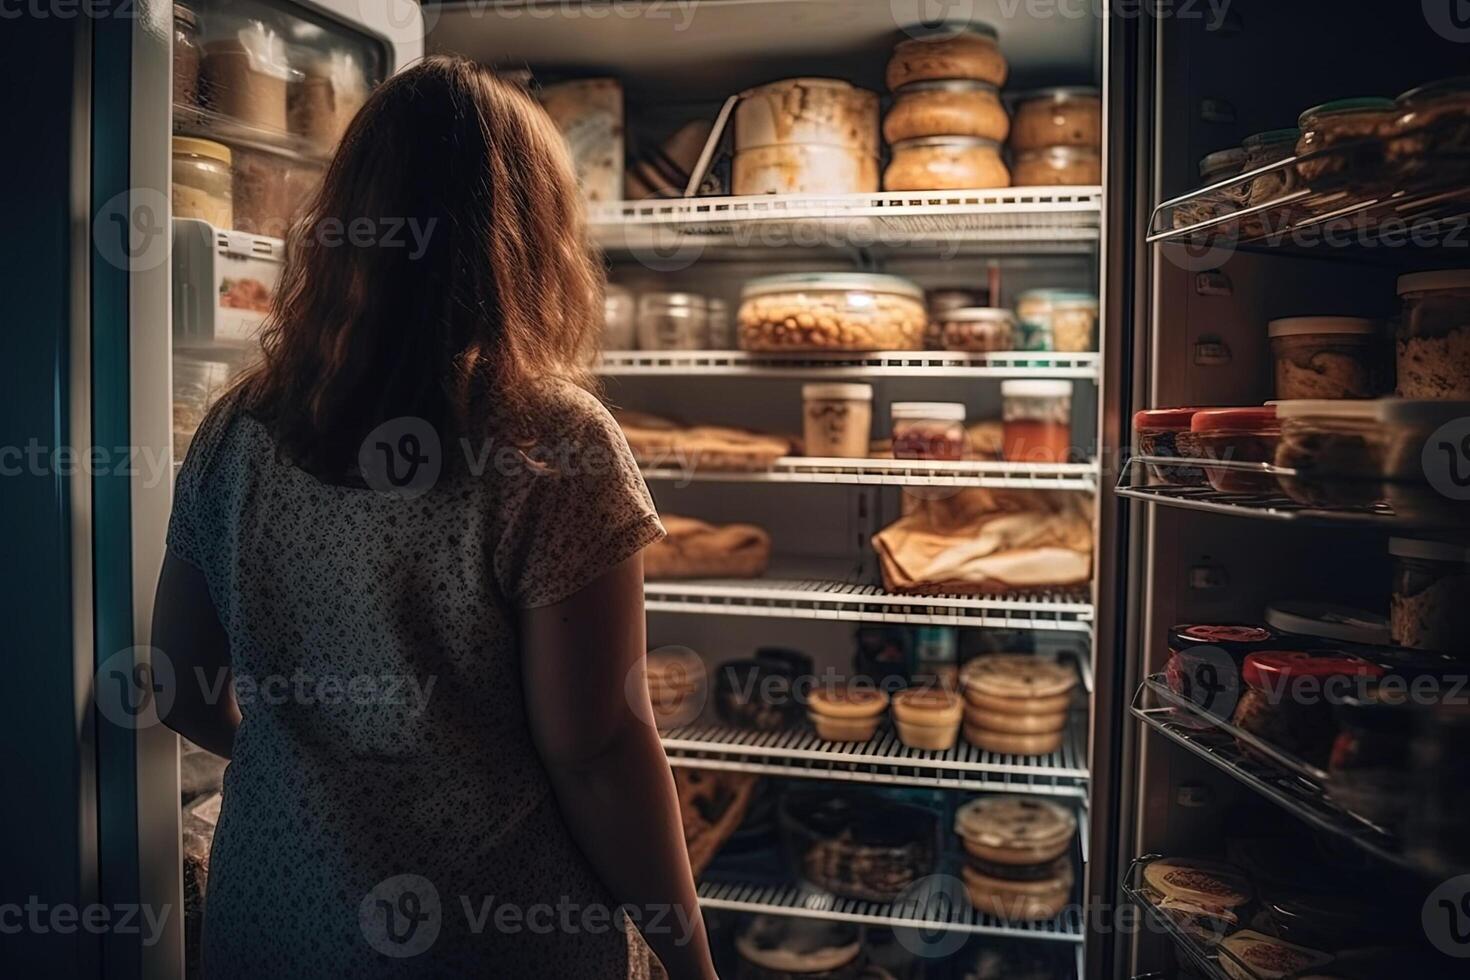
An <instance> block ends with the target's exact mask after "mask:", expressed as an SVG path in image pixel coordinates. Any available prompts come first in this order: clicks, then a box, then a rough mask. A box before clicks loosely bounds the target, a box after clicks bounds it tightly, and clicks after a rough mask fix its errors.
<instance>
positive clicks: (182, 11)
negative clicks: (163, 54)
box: [174, 3, 200, 108]
mask: <svg viewBox="0 0 1470 980" xmlns="http://www.w3.org/2000/svg"><path fill="white" fill-rule="evenodd" d="M199 62H200V50H199V17H198V15H197V14H195V13H194V9H193V8H192V7H186V6H184V5H183V4H181V3H176V4H174V105H181V106H188V107H190V108H193V107H195V106H197V105H199Z"/></svg>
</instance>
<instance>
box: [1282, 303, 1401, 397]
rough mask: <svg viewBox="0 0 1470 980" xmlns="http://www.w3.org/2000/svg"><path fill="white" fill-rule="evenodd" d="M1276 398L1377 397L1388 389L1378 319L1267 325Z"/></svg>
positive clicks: (1382, 333) (1299, 319)
mask: <svg viewBox="0 0 1470 980" xmlns="http://www.w3.org/2000/svg"><path fill="white" fill-rule="evenodd" d="M1267 329H1268V332H1269V334H1270V338H1271V354H1272V356H1273V357H1274V358H1275V361H1276V397H1277V398H1279V399H1284V400H1286V399H1315V398H1376V397H1377V396H1379V395H1382V394H1386V393H1387V392H1388V391H1389V390H1390V388H1391V387H1392V384H1393V382H1392V368H1391V367H1390V366H1389V358H1388V344H1387V331H1386V328H1385V325H1384V324H1383V322H1382V321H1379V320H1370V319H1367V318H1364V317H1353V316H1295V317H1286V318H1284V319H1280V320H1272V321H1271V322H1270V324H1269V326H1268V328H1267Z"/></svg>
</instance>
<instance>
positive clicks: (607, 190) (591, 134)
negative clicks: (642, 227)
mask: <svg viewBox="0 0 1470 980" xmlns="http://www.w3.org/2000/svg"><path fill="white" fill-rule="evenodd" d="M541 105H542V106H543V107H544V108H545V109H546V114H547V115H549V116H550V117H551V119H552V121H553V122H555V123H556V128H557V129H558V130H560V131H561V134H562V138H563V139H564V140H566V144H567V149H568V151H570V153H571V157H572V165H573V167H575V168H576V171H577V183H578V185H579V186H580V187H581V188H582V195H583V196H584V197H585V198H586V199H587V200H589V201H599V202H600V201H618V200H621V199H622V197H623V167H624V157H625V156H626V153H625V148H624V136H623V130H624V120H623V85H622V83H621V82H619V81H618V80H617V79H616V78H581V79H577V80H575V81H570V82H559V83H557V84H555V85H548V86H546V87H545V88H543V89H542V90H541Z"/></svg>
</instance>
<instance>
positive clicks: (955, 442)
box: [888, 402, 966, 459]
mask: <svg viewBox="0 0 1470 980" xmlns="http://www.w3.org/2000/svg"><path fill="white" fill-rule="evenodd" d="M888 412H889V419H890V420H891V422H892V424H893V456H894V458H895V459H964V457H965V442H966V439H965V406H964V405H961V404H960V403H958V402H894V403H893V404H892V405H891V406H889V409H888Z"/></svg>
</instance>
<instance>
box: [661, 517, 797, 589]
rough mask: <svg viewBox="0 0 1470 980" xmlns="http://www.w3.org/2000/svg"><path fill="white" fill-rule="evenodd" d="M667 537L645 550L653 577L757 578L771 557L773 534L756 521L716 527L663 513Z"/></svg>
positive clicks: (689, 518)
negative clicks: (757, 525)
mask: <svg viewBox="0 0 1470 980" xmlns="http://www.w3.org/2000/svg"><path fill="white" fill-rule="evenodd" d="M659 519H660V520H661V521H663V525H664V530H665V531H667V532H668V534H667V536H666V537H665V538H663V540H661V541H656V542H654V543H653V544H651V545H649V546H648V548H646V549H645V550H644V552H643V574H644V577H645V578H650V579H678V578H757V577H759V576H760V575H762V574H764V572H765V570H766V565H767V563H769V562H770V559H771V536H770V535H769V534H767V533H766V532H765V531H764V530H763V529H761V528H758V527H756V526H755V525H754V524H724V525H719V526H716V525H714V524H706V523H705V522H704V521H700V520H695V519H694V518H692V517H677V516H674V515H667V516H665V515H660V517H659Z"/></svg>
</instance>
